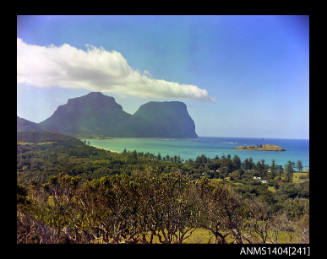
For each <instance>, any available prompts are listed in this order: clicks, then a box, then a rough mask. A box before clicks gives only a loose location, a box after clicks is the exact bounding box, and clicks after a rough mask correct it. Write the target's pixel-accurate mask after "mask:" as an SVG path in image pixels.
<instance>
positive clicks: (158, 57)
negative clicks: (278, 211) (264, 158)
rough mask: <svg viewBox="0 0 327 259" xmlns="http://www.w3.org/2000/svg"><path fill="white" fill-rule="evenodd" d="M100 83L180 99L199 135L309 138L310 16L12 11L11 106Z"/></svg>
mask: <svg viewBox="0 0 327 259" xmlns="http://www.w3.org/2000/svg"><path fill="white" fill-rule="evenodd" d="M93 91H100V92H102V93H103V94H105V95H108V96H113V97H114V98H115V99H116V102H117V103H119V104H120V105H122V107H123V109H124V110H125V111H126V112H128V113H130V114H133V113H134V112H136V110H137V109H138V107H139V106H140V105H142V104H144V103H146V102H149V101H173V100H177V101H182V102H184V103H185V104H186V105H187V108H188V112H189V114H190V116H191V117H192V118H193V120H194V122H195V129H196V132H197V134H198V135H199V136H217V137H255V138H295V139H297V138H299V139H308V138H309V17H308V16H301V15H300V16H296V15H290V16H288V15H276V16H274V15H262V16H260V15H239V16H235V15H194V16H189V15H174V16H173V15H168V16H162V15H153V16H151V15H144V16H139V15H125V16H120V15H108V16H76V15H73V16H53V15H48V16H17V115H18V116H20V117H22V118H25V119H27V120H31V121H33V122H41V121H43V120H45V119H47V118H48V117H50V116H51V115H52V114H53V113H54V111H55V110H56V108H57V107H58V106H59V105H63V104H65V103H67V100H68V99H69V98H74V97H79V96H82V95H86V94H87V93H89V92H93Z"/></svg>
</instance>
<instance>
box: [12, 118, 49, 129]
mask: <svg viewBox="0 0 327 259" xmlns="http://www.w3.org/2000/svg"><path fill="white" fill-rule="evenodd" d="M22 131H28V132H31V131H33V132H35V131H37V132H40V131H43V130H42V129H41V128H40V126H39V125H38V124H37V123H34V122H31V121H28V120H25V119H23V118H20V117H18V116H17V132H22Z"/></svg>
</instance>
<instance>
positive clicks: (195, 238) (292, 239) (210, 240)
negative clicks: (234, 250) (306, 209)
mask: <svg viewBox="0 0 327 259" xmlns="http://www.w3.org/2000/svg"><path fill="white" fill-rule="evenodd" d="M298 239H299V237H298V236H296V235H295V234H294V233H291V232H287V231H280V232H279V243H280V244H291V243H297V242H298ZM147 240H148V241H149V240H150V233H149V234H148V235H147ZM226 240H227V242H228V243H229V242H232V241H233V238H232V237H231V236H227V238H226ZM94 243H95V244H103V243H104V242H102V240H101V239H98V240H95V241H94ZM214 243H215V237H214V235H213V234H212V233H211V232H210V231H209V230H207V229H204V228H197V229H195V230H194V231H193V233H192V235H191V236H190V237H189V238H187V239H186V240H184V242H183V244H214ZM268 243H270V242H269V241H268ZM152 244H160V242H159V238H158V237H157V236H154V237H153V240H152Z"/></svg>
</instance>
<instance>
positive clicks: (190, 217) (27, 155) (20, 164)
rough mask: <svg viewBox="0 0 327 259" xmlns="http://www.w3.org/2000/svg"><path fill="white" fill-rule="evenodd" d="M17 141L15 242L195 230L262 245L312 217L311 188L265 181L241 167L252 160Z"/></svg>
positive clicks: (25, 137)
mask: <svg viewBox="0 0 327 259" xmlns="http://www.w3.org/2000/svg"><path fill="white" fill-rule="evenodd" d="M17 140H18V143H21V144H18V145H17V177H18V183H19V184H18V186H17V209H18V214H17V226H18V236H17V240H18V242H21V243H24V242H27V243H67V242H76V243H90V242H93V241H95V240H96V239H97V238H102V240H104V241H105V242H109V243H120V242H130V243H147V242H150V243H151V242H152V241H150V240H152V239H153V237H156V238H157V239H159V240H160V242H161V243H183V242H184V240H185V239H187V238H188V237H189V235H190V234H192V232H193V231H194V229H195V228H198V227H204V228H206V229H209V230H210V231H212V233H213V234H214V235H215V237H216V242H217V243H226V242H227V240H228V238H232V240H234V241H232V243H244V242H267V235H266V234H267V233H268V232H267V231H268V230H267V229H270V230H269V231H272V230H273V229H274V231H275V230H276V229H277V230H276V231H279V230H280V229H281V228H279V227H278V226H282V225H279V224H280V223H278V224H277V223H276V224H277V225H271V224H273V223H272V222H274V221H276V222H277V221H278V220H279V221H278V222H280V220H284V221H283V222H285V221H286V220H291V221H296V220H298V219H301V218H302V217H305V215H307V214H308V206H307V202H308V198H309V184H308V181H305V182H303V183H290V182H285V181H284V180H282V179H280V178H279V176H276V177H275V178H273V179H271V177H270V178H269V181H268V182H267V183H265V184H264V183H261V182H260V181H259V180H255V179H253V176H255V175H256V174H257V173H258V172H257V171H256V169H247V170H245V169H244V168H252V165H254V164H253V161H252V160H251V159H249V160H247V162H243V163H242V161H240V160H239V158H238V157H233V159H231V156H230V155H227V156H222V157H221V158H219V157H217V156H216V157H215V158H213V159H211V158H208V157H206V156H205V155H201V156H199V157H197V158H196V159H195V160H192V159H189V160H187V161H182V160H181V159H180V157H179V156H173V157H170V156H169V155H167V156H164V157H161V155H159V154H158V155H154V154H150V153H138V152H136V151H133V152H128V151H126V150H125V151H124V152H123V153H120V154H119V153H112V152H109V151H105V150H100V149H96V148H94V147H91V146H88V145H85V144H84V143H83V142H81V141H79V140H78V139H75V138H73V137H69V136H64V135H61V134H55V133H48V132H42V133H37V132H21V133H18V134H17ZM246 164H247V165H246ZM245 165H246V166H245ZM260 165H261V166H262V165H263V168H264V170H263V171H265V170H266V169H267V166H265V165H264V162H263V161H260ZM278 167H279V166H278V165H276V168H278ZM235 168H238V169H235ZM234 169H235V170H234ZM226 177H227V178H226ZM267 177H268V176H267ZM214 178H216V179H219V180H213V181H212V182H210V181H211V180H209V179H214ZM228 178H229V179H228ZM216 181H222V182H220V183H217V182H216ZM270 187H274V188H275V190H276V192H272V191H270V190H269V188H270ZM283 213H284V214H285V215H286V216H285V217H286V219H283V217H281V216H280V215H282V214H283ZM284 214H283V215H284ZM260 215H261V216H260ZM267 215H268V216H267ZM279 217H280V218H279ZM304 227H305V225H304ZM29 231H30V233H29ZM26 233H29V234H28V235H27V234H26ZM269 233H270V232H269ZM146 235H150V238H149V236H148V237H147V238H146ZM258 235H259V236H260V238H261V239H260V240H259V241H258V240H257V237H258ZM227 237H228V238H227ZM26 240H27V241H26Z"/></svg>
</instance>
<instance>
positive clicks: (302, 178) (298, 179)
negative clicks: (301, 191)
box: [293, 172, 309, 183]
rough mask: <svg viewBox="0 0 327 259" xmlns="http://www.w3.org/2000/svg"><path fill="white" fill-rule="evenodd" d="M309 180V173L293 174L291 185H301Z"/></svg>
mask: <svg viewBox="0 0 327 259" xmlns="http://www.w3.org/2000/svg"><path fill="white" fill-rule="evenodd" d="M308 180H309V173H303V172H301V173H293V183H303V182H306V181H308Z"/></svg>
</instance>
